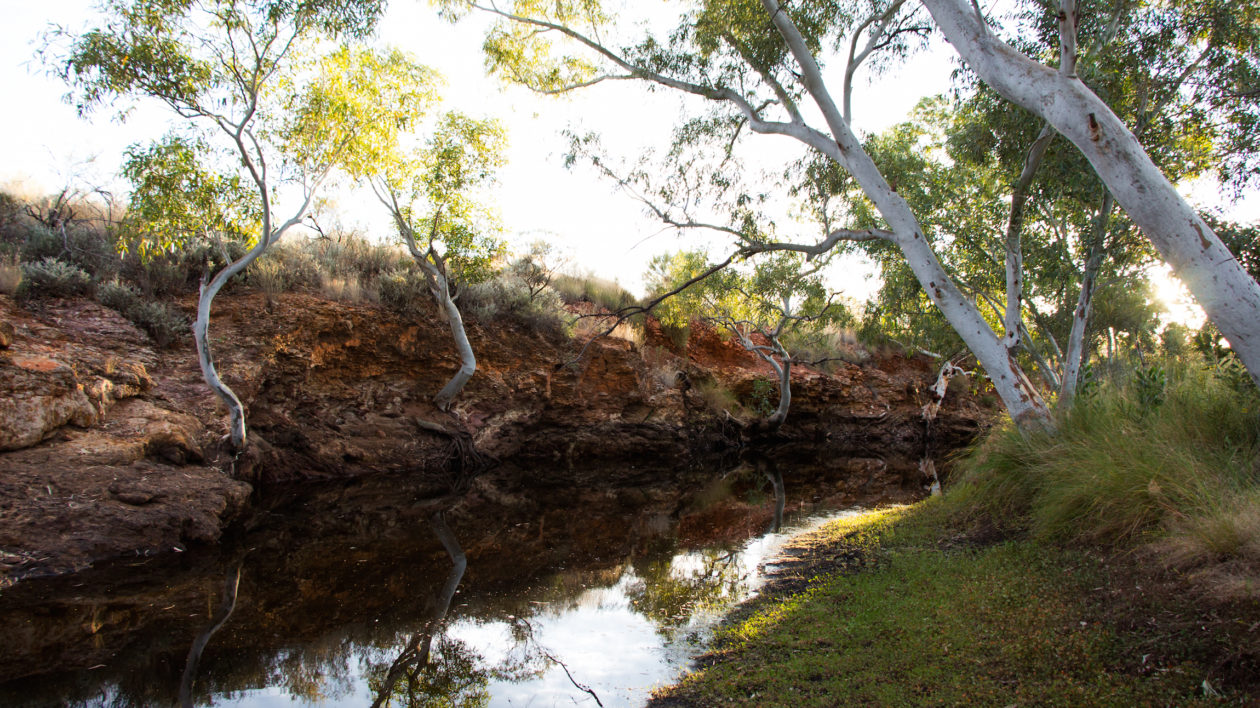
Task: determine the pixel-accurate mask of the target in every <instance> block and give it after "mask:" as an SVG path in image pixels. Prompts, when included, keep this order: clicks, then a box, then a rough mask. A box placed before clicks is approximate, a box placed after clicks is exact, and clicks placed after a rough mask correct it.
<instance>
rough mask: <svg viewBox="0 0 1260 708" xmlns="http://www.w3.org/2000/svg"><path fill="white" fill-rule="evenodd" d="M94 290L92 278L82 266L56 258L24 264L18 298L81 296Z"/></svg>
mask: <svg viewBox="0 0 1260 708" xmlns="http://www.w3.org/2000/svg"><path fill="white" fill-rule="evenodd" d="M91 290H92V278H91V277H90V276H88V274H87V272H86V271H84V270H83V269H82V268H80V267H78V266H76V265H74V264H71V263H66V262H65V261H61V260H57V259H55V258H44V259H43V260H39V261H36V262H34V263H23V264H22V282H21V285H19V286H18V291H17V296H18V299H21V300H26V299H32V298H44V297H79V296H82V295H86V294H88V293H89V292H91Z"/></svg>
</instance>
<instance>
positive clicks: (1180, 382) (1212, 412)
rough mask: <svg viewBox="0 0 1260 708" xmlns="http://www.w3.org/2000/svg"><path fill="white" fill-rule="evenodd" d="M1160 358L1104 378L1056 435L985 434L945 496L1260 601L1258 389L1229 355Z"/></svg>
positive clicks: (1038, 533) (1041, 532) (1020, 525)
mask: <svg viewBox="0 0 1260 708" xmlns="http://www.w3.org/2000/svg"><path fill="white" fill-rule="evenodd" d="M1165 367H1166V368H1167V370H1168V373H1167V376H1166V377H1165V376H1164V375H1163V374H1162V369H1161V370H1160V375H1159V376H1154V377H1153V376H1152V375H1150V373H1149V372H1150V371H1152V370H1154V369H1155V367H1150V368H1147V369H1139V370H1138V371H1137V372H1136V373H1135V374H1134V375H1132V376H1128V377H1124V376H1122V377H1120V378H1119V379H1118V380H1113V381H1108V382H1106V383H1104V384H1103V385H1102V386H1101V387H1100V388H1099V389H1098V390H1097V391H1096V392H1095V393H1093V394H1092V395H1090V396H1089V397H1088V398H1087V399H1085V400H1082V401H1080V402H1079V403H1078V404H1077V405H1076V406H1074V407H1073V408H1072V409H1071V410H1070V411H1068V412H1067V414H1066V415H1062V416H1060V418H1059V421H1058V434H1057V435H1053V436H1051V435H1029V436H1021V435H1020V434H1019V433H1018V432H1017V431H1015V430H1014V429H1012V428H1010V427H1007V428H1004V429H999V430H997V431H995V432H994V433H993V434H991V435H990V436H989V438H988V440H986V441H984V442H983V443H982V444H981V445H980V446H978V447H977V449H976V450H975V451H974V452H973V453H972V454H971V455H970V456H969V457H968V458H967V459H965V460H963V461H962V464H961V467H962V470H963V473H962V475H961V477H960V479H959V480H958V483H957V485H956V486H955V488H954V489H953V490H952V492H951V496H952V499H951V502H952V504H953V505H954V506H955V508H956V509H957V510H958V512H959V513H961V514H963V515H968V516H971V517H973V518H977V519H982V520H984V521H987V522H989V523H994V524H996V525H998V526H1003V527H1007V528H1017V529H1027V530H1029V531H1030V532H1031V533H1032V535H1033V536H1034V537H1035V538H1039V539H1045V540H1048V541H1057V542H1061V543H1090V544H1106V545H1111V546H1118V547H1120V548H1142V549H1148V550H1154V551H1156V554H1157V555H1158V556H1159V557H1160V558H1161V559H1163V560H1164V561H1165V562H1167V563H1168V564H1170V565H1173V566H1175V567H1178V568H1179V569H1182V570H1184V571H1187V572H1190V573H1192V574H1194V575H1195V576H1196V577H1199V578H1200V579H1201V580H1203V581H1204V589H1206V590H1207V591H1208V592H1209V593H1210V594H1215V595H1218V596H1220V597H1222V598H1229V597H1250V598H1252V599H1258V598H1260V541H1257V535H1258V534H1260V396H1257V392H1256V390H1255V387H1254V386H1253V385H1252V384H1251V383H1250V381H1248V380H1246V379H1245V377H1244V376H1241V375H1240V374H1239V372H1238V371H1237V366H1236V364H1234V363H1232V362H1231V361H1230V360H1226V361H1225V362H1222V363H1220V364H1217V365H1215V366H1208V365H1206V364H1205V363H1204V362H1202V361H1201V360H1198V359H1195V358H1193V357H1191V358H1185V359H1181V360H1176V361H1171V362H1168V363H1166V364H1165ZM1143 371H1145V372H1147V373H1146V375H1140V374H1141V373H1142V372H1143ZM1152 380H1155V381H1157V382H1158V383H1157V384H1152V383H1151V381H1152ZM1153 385H1154V386H1157V390H1151V389H1152V386H1153ZM1223 565H1229V566H1230V570H1229V572H1228V573H1225V574H1224V575H1222V574H1221V573H1220V572H1219V571H1220V569H1221V567H1222V566H1223Z"/></svg>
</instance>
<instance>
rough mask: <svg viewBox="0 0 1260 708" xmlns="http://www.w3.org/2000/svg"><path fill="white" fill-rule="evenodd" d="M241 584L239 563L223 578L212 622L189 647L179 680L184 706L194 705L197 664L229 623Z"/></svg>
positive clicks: (181, 704) (180, 697) (211, 618)
mask: <svg viewBox="0 0 1260 708" xmlns="http://www.w3.org/2000/svg"><path fill="white" fill-rule="evenodd" d="M240 584H241V566H240V565H238V566H236V568H235V569H234V570H232V571H229V572H228V574H227V577H226V578H224V580H223V597H222V599H221V600H220V602H219V607H218V609H216V610H215V611H214V614H213V615H212V616H211V617H210V624H208V625H206V628H205V629H204V630H202V632H201V634H199V635H197V638H196V639H195V640H194V641H193V643H192V646H191V647H189V648H188V658H187V659H186V660H185V661H184V673H183V675H182V676H181V677H180V680H179V704H180V706H181V707H182V708H192V706H193V699H192V690H193V682H194V681H195V680H196V679H197V666H198V664H200V663H201V655H202V654H203V653H204V652H205V650H206V646H207V645H209V644H210V638H211V637H213V636H214V633H215V632H217V631H219V629H220V628H221V627H222V626H223V625H224V624H226V623H227V621H228V618H229V617H231V616H232V611H233V610H235V609H236V592H237V588H238V587H240Z"/></svg>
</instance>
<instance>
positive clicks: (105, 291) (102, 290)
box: [96, 281, 189, 348]
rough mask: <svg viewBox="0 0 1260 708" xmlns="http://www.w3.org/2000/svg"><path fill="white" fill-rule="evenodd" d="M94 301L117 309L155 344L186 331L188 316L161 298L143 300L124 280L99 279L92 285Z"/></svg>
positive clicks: (170, 340) (170, 341) (168, 342)
mask: <svg viewBox="0 0 1260 708" xmlns="http://www.w3.org/2000/svg"><path fill="white" fill-rule="evenodd" d="M96 301H97V302H99V303H101V304H102V305H104V306H105V307H108V308H110V309H112V310H117V311H118V312H119V313H120V314H122V316H123V317H126V318H127V319H128V320H130V321H131V323H132V324H134V325H135V326H136V327H138V328H139V329H140V330H141V331H143V332H144V333H145V334H147V335H149V338H150V339H152V340H153V343H154V344H156V345H157V346H158V347H162V348H165V347H169V346H171V345H173V344H174V343H175V342H177V341H179V339H180V338H181V337H182V336H183V335H184V334H185V333H187V332H188V326H189V323H188V318H187V317H185V316H184V314H183V313H182V312H180V311H179V310H176V309H175V308H173V307H171V306H170V305H167V304H166V303H163V302H154V301H146V300H144V299H142V298H141V296H140V293H138V292H136V291H135V289H133V288H132V287H131V286H129V285H127V284H126V283H119V282H117V281H112V282H108V283H102V284H101V285H100V287H98V288H97V289H96Z"/></svg>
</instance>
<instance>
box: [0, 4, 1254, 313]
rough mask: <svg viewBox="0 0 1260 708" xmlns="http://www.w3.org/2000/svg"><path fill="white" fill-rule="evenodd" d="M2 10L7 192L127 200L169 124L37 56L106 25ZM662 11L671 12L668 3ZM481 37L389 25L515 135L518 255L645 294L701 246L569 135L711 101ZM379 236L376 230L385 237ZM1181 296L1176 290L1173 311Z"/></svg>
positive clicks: (507, 174) (869, 91) (416, 10)
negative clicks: (514, 76)
mask: <svg viewBox="0 0 1260 708" xmlns="http://www.w3.org/2000/svg"><path fill="white" fill-rule="evenodd" d="M639 1H640V2H641V1H642V0H639ZM0 5H2V6H3V11H4V12H3V17H4V22H3V23H0V86H2V87H3V89H4V94H5V95H6V96H7V97H8V101H9V102H8V106H7V109H6V110H5V111H3V112H0V155H2V156H3V158H2V159H0V184H5V183H7V184H9V185H20V186H23V187H24V188H25V191H28V192H32V193H38V192H40V191H52V190H54V189H56V188H59V187H60V186H61V185H62V184H64V183H66V182H67V180H69V179H72V178H75V177H78V178H80V179H84V180H86V181H88V182H91V183H95V184H107V185H111V186H112V187H113V188H115V189H118V190H121V189H122V188H123V186H124V185H123V184H121V183H119V181H118V180H117V179H116V177H115V173H116V171H117V169H118V167H119V165H120V164H121V157H120V156H121V154H122V151H123V149H124V148H126V146H128V145H130V144H133V143H137V142H142V141H146V140H150V139H153V138H156V137H158V136H159V135H161V134H162V133H163V132H165V121H166V117H165V116H166V114H165V113H164V112H163V110H162V109H161V108H158V107H155V106H151V105H142V106H140V107H138V108H137V110H135V111H134V112H133V113H132V114H131V116H130V117H129V119H128V120H127V122H126V123H120V122H119V121H118V120H117V119H116V116H115V114H114V112H112V111H109V110H102V111H99V112H98V113H97V114H95V115H94V116H92V117H91V119H90V120H85V119H80V118H79V117H78V116H77V115H76V114H75V111H74V109H73V108H72V107H71V106H70V105H68V104H67V103H65V102H64V101H63V100H62V97H63V95H64V94H65V93H66V87H65V86H64V85H63V84H62V83H61V82H60V81H59V80H58V79H56V78H55V77H49V76H47V75H45V74H44V71H43V68H42V66H41V65H40V63H39V60H38V59H36V58H35V56H34V55H35V52H36V49H37V48H38V47H39V45H40V40H39V37H40V35H41V33H43V32H44V31H45V30H46V29H47V28H49V27H50V26H51V25H54V24H59V25H62V26H65V27H67V28H68V29H71V30H79V29H83V28H85V27H86V26H88V25H89V23H90V22H91V18H92V17H94V16H95V14H94V13H93V11H92V6H93V2H92V0H43V1H42V2H27V1H26V0H0ZM661 7H664V9H665V10H666V11H668V10H669V7H668V6H666V5H665V4H664V3H662V4H661ZM482 34H483V25H482V24H481V22H479V21H478V18H476V17H475V16H474V17H471V18H469V19H468V20H465V21H464V22H463V23H461V24H459V25H456V26H451V25H449V24H447V23H445V22H442V21H440V20H439V19H438V18H437V17H436V16H435V14H434V11H433V10H432V9H431V8H430V6H429V5H428V3H426V2H423V1H422V0H393V2H391V3H390V9H389V12H388V14H387V15H386V17H385V19H384V21H383V22H382V25H381V32H380V42H381V43H383V44H389V45H393V46H398V47H401V48H402V49H405V50H407V51H410V52H412V53H413V54H414V55H416V57H417V58H418V59H419V60H420V61H421V62H423V63H425V64H428V65H429V66H432V67H434V68H436V69H438V70H439V71H440V72H442V73H443V74H444V75H445V76H446V78H447V87H446V89H445V92H444V95H445V98H446V102H447V107H448V108H451V109H458V110H460V111H463V112H465V113H468V114H470V115H474V116H495V117H499V118H500V119H502V120H503V121H504V122H505V123H506V125H507V126H508V130H509V139H510V141H511V146H510V149H509V155H508V166H507V167H506V168H505V170H504V171H503V173H502V176H501V180H500V184H499V187H498V189H497V194H496V197H497V200H498V206H499V208H500V210H501V214H502V219H503V223H504V224H505V226H506V228H507V230H508V236H509V240H510V241H511V242H512V243H513V244H517V245H523V244H525V243H528V242H529V241H532V240H534V239H537V238H545V239H546V240H548V241H550V242H552V243H554V244H557V245H558V246H559V247H560V248H561V249H562V250H563V251H565V252H567V255H568V257H569V260H570V262H571V263H572V264H575V265H576V266H578V268H579V269H582V270H590V271H591V272H593V273H595V274H596V275H599V276H602V277H606V278H610V279H615V280H618V281H619V282H621V283H622V284H623V285H625V286H627V287H629V288H630V289H631V290H634V291H640V290H641V276H642V274H643V272H644V271H645V269H646V265H647V262H648V261H649V260H650V259H651V257H652V256H654V255H656V254H658V253H662V252H665V251H673V250H678V249H680V248H684V247H689V246H693V245H694V244H695V241H694V240H693V239H692V240H684V239H683V238H682V237H679V236H677V235H675V234H674V233H673V232H672V231H669V230H664V229H663V228H662V226H661V224H660V223H659V222H658V221H656V220H655V219H654V218H653V217H650V216H648V215H647V214H646V213H645V212H644V209H643V208H642V207H641V206H640V205H639V204H638V203H636V202H635V201H633V200H632V199H631V198H629V197H628V196H626V195H625V194H623V193H619V192H617V191H616V190H614V188H613V186H612V185H611V184H610V183H609V182H607V181H605V180H603V179H601V178H599V177H597V176H595V175H594V174H593V173H592V172H591V171H590V170H589V169H575V170H568V169H566V168H565V167H564V166H563V164H562V155H563V152H564V150H565V147H566V144H565V140H564V138H563V137H562V136H561V135H560V131H561V130H562V129H564V128H571V129H575V130H578V131H579V132H586V131H596V132H598V133H600V134H601V135H602V137H603V143H604V145H605V147H606V148H607V149H608V150H609V152H611V153H613V154H614V155H620V156H624V157H626V158H627V159H631V160H632V159H633V158H634V157H635V156H637V155H639V154H641V153H642V152H643V151H645V150H647V149H650V148H652V147H653V146H655V147H658V148H659V147H660V146H663V145H665V144H666V141H667V139H668V135H669V131H670V128H671V127H672V126H673V125H674V124H675V123H676V122H677V120H678V117H679V115H680V114H681V111H682V109H683V105H684V101H688V100H692V101H699V99H691V98H690V97H688V98H683V97H681V96H680V95H678V94H676V93H674V92H670V91H655V92H649V91H647V90H645V88H644V87H642V86H641V85H638V84H635V83H632V82H612V83H610V84H605V85H600V86H596V87H593V88H591V89H588V90H585V91H582V92H580V93H578V94H577V95H575V96H573V97H569V98H560V99H555V98H546V97H540V96H536V95H534V94H531V93H530V92H528V91H525V90H523V89H520V88H511V87H509V88H505V87H503V86H502V85H501V84H500V83H499V82H498V81H496V80H493V79H490V78H487V77H486V76H485V74H484V71H483V62H482V57H481V54H480V46H481V39H482ZM953 68H954V60H953V55H952V53H951V52H950V51H949V49H948V47H947V46H937V47H934V48H933V49H931V50H929V51H928V52H925V53H922V54H920V55H918V56H916V57H914V58H913V59H912V60H911V61H910V62H909V63H907V65H906V66H905V67H903V68H902V69H901V70H900V71H899V72H898V73H896V74H895V75H891V76H887V77H884V78H883V79H881V81H880V82H879V83H877V84H875V85H867V84H866V82H864V81H862V80H861V79H859V82H858V83H859V86H858V87H857V90H856V93H855V98H854V113H855V121H854V122H855V124H856V127H857V129H858V130H859V131H860V132H875V131H879V130H882V129H883V128H885V127H887V126H889V125H892V124H893V123H895V122H897V121H899V120H901V119H903V118H904V117H905V116H906V114H907V113H908V112H909V111H910V109H911V108H913V106H914V105H915V103H917V102H918V100H919V99H920V98H921V97H922V96H924V95H927V94H929V93H936V92H940V91H944V90H946V89H947V88H948V87H949V74H950V72H951V71H952V70H953ZM692 105H693V106H695V105H698V104H696V103H693V104H692ZM759 141H760V142H759V148H760V149H761V150H763V151H764V152H765V154H766V155H767V156H774V155H775V154H776V153H778V152H780V151H782V150H783V149H785V148H790V147H791V146H790V145H789V143H790V141H789V139H787V138H779V137H771V136H763V137H760V138H759ZM785 141H786V142H785ZM89 161H90V162H89ZM769 166H773V167H775V168H778V167H780V165H778V164H774V165H768V167H769ZM1195 196H1196V197H1197V198H1198V199H1200V200H1206V201H1207V203H1211V200H1214V199H1215V195H1214V193H1213V190H1211V189H1210V188H1200V189H1199V190H1198V191H1197V192H1196V194H1195ZM342 201H343V205H344V203H349V204H355V203H360V202H367V200H364V199H362V198H354V197H345V198H343V199H342ZM1258 207H1260V205H1252V207H1251V209H1249V210H1244V211H1243V212H1242V213H1238V212H1237V210H1235V214H1236V218H1256V217H1257V216H1260V208H1258ZM1248 211H1250V212H1251V213H1247V212H1248ZM356 213H359V212H357V211H356ZM380 223H381V222H375V224H371V225H372V226H374V227H376V228H383V227H380V226H378V225H379V224H380ZM836 267H837V269H838V270H837V272H835V273H833V274H832V280H833V282H835V283H836V284H837V287H841V288H843V289H844V290H846V291H847V292H846V294H848V295H850V296H851V297H855V298H858V299H863V298H865V297H866V295H867V294H868V293H869V292H870V290H871V288H872V287H873V285H874V284H873V283H872V282H870V281H869V280H868V279H867V277H866V269H864V268H863V267H862V266H861V264H860V263H858V262H856V261H849V262H845V263H841V264H838V265H837V266H836ZM1175 297H1176V296H1175V295H1174V294H1173V291H1171V290H1170V291H1169V294H1168V295H1167V296H1166V299H1175Z"/></svg>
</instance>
